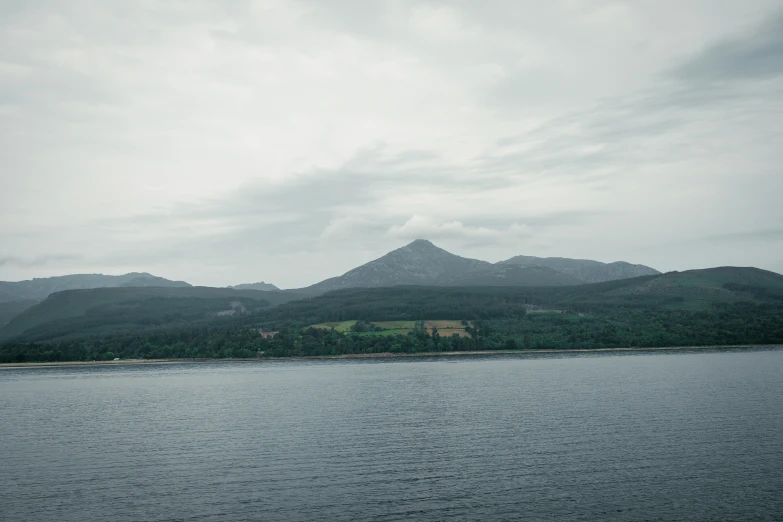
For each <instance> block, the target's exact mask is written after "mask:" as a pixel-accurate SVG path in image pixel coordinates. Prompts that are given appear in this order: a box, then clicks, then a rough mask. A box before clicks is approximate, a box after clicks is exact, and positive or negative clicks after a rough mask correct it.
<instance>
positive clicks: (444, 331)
mask: <svg viewBox="0 0 783 522" xmlns="http://www.w3.org/2000/svg"><path fill="white" fill-rule="evenodd" d="M356 322H357V321H356V320H352V321H342V322H328V323H318V324H314V325H312V326H310V328H320V329H322V330H330V329H332V328H334V329H335V330H336V331H338V332H349V331H351V327H352V326H353V325H355V324H356ZM417 322H419V321H372V322H370V324H372V325H375V326H377V327H378V328H380V330H375V331H369V332H361V335H384V336H385V335H407V334H408V333H409V332H412V331H413V330H415V329H416V323H417ZM421 323H422V324H423V327H424V330H425V331H426V332H427V333H429V334H431V333H432V330H433V328H437V330H438V334H439V335H440V336H441V337H451V336H452V335H454V334H456V335H459V336H460V337H467V336H469V334H468V333H467V332H466V331H465V325H464V324H462V321H449V320H438V321H426V320H425V321H421ZM468 324H470V323H468ZM357 333H359V332H357Z"/></svg>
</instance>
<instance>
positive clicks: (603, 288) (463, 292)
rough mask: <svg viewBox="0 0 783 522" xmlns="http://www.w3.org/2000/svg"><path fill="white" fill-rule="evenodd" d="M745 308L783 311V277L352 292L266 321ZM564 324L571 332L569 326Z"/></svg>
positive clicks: (764, 274) (738, 272)
mask: <svg viewBox="0 0 783 522" xmlns="http://www.w3.org/2000/svg"><path fill="white" fill-rule="evenodd" d="M743 305H747V306H746V307H745V308H743V309H745V310H746V312H745V313H749V314H750V315H751V316H752V315H753V310H756V311H758V312H759V313H761V312H762V311H764V310H768V308H769V307H772V308H773V312H771V313H772V315H774V314H775V312H774V310H779V309H781V307H783V275H780V274H776V273H774V272H768V271H766V270H760V269H758V268H745V267H719V268H710V269H703V270H688V271H685V272H669V273H666V274H660V275H655V276H642V277H637V278H633V279H620V280H615V281H605V282H602V283H590V284H581V285H563V286H502V287H501V286H484V287H479V286H476V287H470V288H466V287H433V286H428V287H421V286H419V287H410V286H396V287H391V288H350V289H344V290H340V291H336V292H330V293H327V294H325V295H321V296H317V297H313V298H311V299H307V300H299V301H292V302H290V303H286V304H283V305H281V306H278V307H276V308H274V309H269V310H266V311H264V312H263V315H264V316H265V317H266V318H268V319H270V320H275V321H280V322H281V323H284V324H288V323H297V322H300V323H303V324H316V323H321V322H328V321H347V320H352V319H362V320H368V321H396V320H421V319H425V318H426V319H451V320H471V319H475V318H487V319H493V318H497V319H507V318H519V317H520V315H521V314H520V311H522V314H524V310H527V309H528V308H530V307H543V308H546V309H553V310H559V311H570V312H571V313H572V314H578V313H587V314H590V315H606V314H607V313H608V314H611V313H622V314H626V316H627V317H628V318H630V319H629V321H630V323H629V324H630V325H631V326H633V323H634V321H641V320H642V319H644V318H648V317H654V316H655V314H659V313H670V314H671V317H670V318H671V319H672V320H676V319H677V318H678V317H679V316H678V314H680V313H704V312H708V313H721V312H722V311H724V310H727V309H730V308H727V307H732V306H743ZM764 307H767V308H764ZM778 313H779V312H778ZM531 315H533V314H531ZM726 315H727V316H732V313H727V314H726ZM781 317H783V316H781ZM644 320H647V319H644ZM651 320H652V319H651ZM721 320H726V318H725V317H724V318H723V319H715V325H716V326H719V324H720V321H721ZM531 324H532V323H531ZM563 324H564V326H565V327H568V328H570V326H569V325H571V323H569V322H568V321H566V322H564V323H563ZM677 327H680V326H677ZM673 328H674V326H673ZM718 329H720V328H718ZM566 331H567V329H566ZM781 335H783V331H781Z"/></svg>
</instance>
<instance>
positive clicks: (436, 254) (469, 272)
mask: <svg viewBox="0 0 783 522" xmlns="http://www.w3.org/2000/svg"><path fill="white" fill-rule="evenodd" d="M492 269H493V265H492V263H488V262H486V261H479V260H477V259H468V258H464V257H460V256H457V255H454V254H451V253H449V252H446V251H445V250H443V249H441V248H438V247H436V246H435V245H433V244H432V243H430V242H429V241H427V240H424V239H417V240H415V241H413V242H412V243H410V244H408V245H406V246H404V247H402V248H398V249H397V250H392V251H391V252H389V253H388V254H386V255H385V256H383V257H380V258H378V259H376V260H374V261H370V262H369V263H366V264H364V265H362V266H359V267H357V268H354V269H353V270H349V271H348V272H346V273H345V274H343V275H341V276H339V277H332V278H330V279H326V280H325V281H321V282H320V283H316V284H314V285H312V286H309V287H307V288H303V289H302V291H305V292H307V293H309V294H321V293H324V292H329V291H331V290H339V289H341V288H367V287H383V286H394V285H442V284H449V283H451V282H453V281H456V280H459V279H464V278H470V277H474V276H478V275H481V274H485V273H487V272H489V271H491V270H492Z"/></svg>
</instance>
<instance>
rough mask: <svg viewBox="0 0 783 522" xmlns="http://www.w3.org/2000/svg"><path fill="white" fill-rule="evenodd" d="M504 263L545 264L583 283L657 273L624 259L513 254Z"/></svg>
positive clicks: (652, 269) (657, 272)
mask: <svg viewBox="0 0 783 522" xmlns="http://www.w3.org/2000/svg"><path fill="white" fill-rule="evenodd" d="M498 264H499V265H500V264H504V265H518V266H546V267H549V268H551V269H553V270H557V271H558V272H562V273H564V274H568V275H570V276H572V277H574V278H576V279H578V280H579V281H581V282H583V283H600V282H603V281H616V280H618V279H630V278H633V277H640V276H647V275H657V274H660V272H659V271H657V270H655V269H654V268H650V267H649V266H644V265H633V264H631V263H626V262H625V261H616V262H614V263H601V262H600V261H592V260H589V259H568V258H565V257H534V256H514V257H512V258H511V259H507V260H505V261H500V262H499V263H498Z"/></svg>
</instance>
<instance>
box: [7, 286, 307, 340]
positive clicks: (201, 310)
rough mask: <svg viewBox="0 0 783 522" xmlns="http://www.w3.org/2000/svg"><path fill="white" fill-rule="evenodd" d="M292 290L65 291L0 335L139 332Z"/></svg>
mask: <svg viewBox="0 0 783 522" xmlns="http://www.w3.org/2000/svg"><path fill="white" fill-rule="evenodd" d="M298 297H299V296H298V295H297V294H295V293H291V292H262V291H260V290H234V289H231V288H209V287H168V288H167V287H117V288H93V289H84V290H65V291H62V292H56V293H54V294H52V295H50V296H49V297H48V298H46V299H45V300H44V301H42V302H40V303H38V304H36V305H35V306H32V307H31V308H28V309H27V310H25V311H23V312H22V313H20V314H19V315H17V316H16V317H14V318H13V319H11V320H10V321H9V323H8V324H7V325H5V327H3V328H2V329H1V330H0V338H3V339H8V338H11V337H15V336H18V335H21V334H25V336H26V338H27V339H41V338H53V337H58V336H64V335H71V334H74V333H79V334H87V333H90V332H91V331H94V332H103V331H106V330H107V329H114V328H120V327H121V328H124V329H134V330H143V329H145V328H150V327H158V326H161V325H164V324H178V323H189V322H195V321H204V320H211V319H214V318H216V317H227V316H232V315H236V314H238V313H247V312H253V311H256V310H260V309H262V308H266V307H268V306H272V305H277V304H281V303H284V302H288V301H291V300H293V299H296V298H298Z"/></svg>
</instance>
